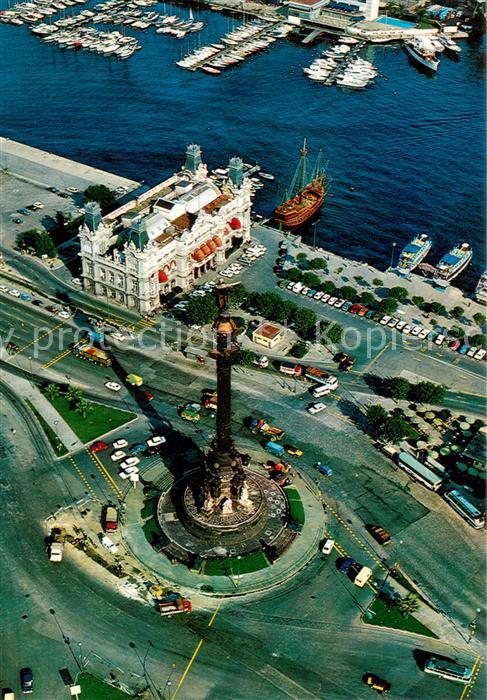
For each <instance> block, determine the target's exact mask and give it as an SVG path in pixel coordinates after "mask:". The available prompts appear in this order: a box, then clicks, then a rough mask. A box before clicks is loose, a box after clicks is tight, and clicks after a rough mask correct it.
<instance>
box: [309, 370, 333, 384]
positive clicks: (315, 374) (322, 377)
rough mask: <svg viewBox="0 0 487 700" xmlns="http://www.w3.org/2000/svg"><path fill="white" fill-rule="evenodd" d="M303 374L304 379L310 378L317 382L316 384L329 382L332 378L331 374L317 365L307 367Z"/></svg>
mask: <svg viewBox="0 0 487 700" xmlns="http://www.w3.org/2000/svg"><path fill="white" fill-rule="evenodd" d="M304 376H305V377H306V379H312V380H313V381H314V382H318V384H330V379H334V377H332V375H331V374H329V373H328V372H325V370H324V369H319V368H318V367H307V368H306V372H305V373H304Z"/></svg>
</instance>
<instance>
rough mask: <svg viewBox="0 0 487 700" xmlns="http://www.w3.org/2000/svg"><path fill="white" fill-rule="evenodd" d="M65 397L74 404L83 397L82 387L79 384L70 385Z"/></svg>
mask: <svg viewBox="0 0 487 700" xmlns="http://www.w3.org/2000/svg"><path fill="white" fill-rule="evenodd" d="M65 397H66V399H67V400H68V402H69V403H70V404H75V403H77V402H78V401H80V400H81V399H82V398H83V389H81V388H80V387H79V386H70V387H69V389H68V390H67V392H66V394H65Z"/></svg>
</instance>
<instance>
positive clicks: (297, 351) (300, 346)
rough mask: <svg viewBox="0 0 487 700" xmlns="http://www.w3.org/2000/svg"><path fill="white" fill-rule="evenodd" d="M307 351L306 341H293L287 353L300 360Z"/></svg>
mask: <svg viewBox="0 0 487 700" xmlns="http://www.w3.org/2000/svg"><path fill="white" fill-rule="evenodd" d="M307 352H308V347H307V345H306V343H301V342H299V341H298V342H297V343H294V345H293V346H292V348H291V349H290V350H289V353H288V354H289V355H291V357H295V358H296V359H297V360H300V359H301V358H302V357H304V356H305V355H306V353H307Z"/></svg>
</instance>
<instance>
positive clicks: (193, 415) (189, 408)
mask: <svg viewBox="0 0 487 700" xmlns="http://www.w3.org/2000/svg"><path fill="white" fill-rule="evenodd" d="M200 411H201V404H199V403H187V404H185V405H184V406H183V407H182V409H181V411H180V413H179V415H180V416H181V418H183V419H184V420H187V421H190V422H191V423H196V422H197V421H199V419H200V418H201V415H200Z"/></svg>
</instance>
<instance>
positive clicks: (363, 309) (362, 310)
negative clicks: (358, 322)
mask: <svg viewBox="0 0 487 700" xmlns="http://www.w3.org/2000/svg"><path fill="white" fill-rule="evenodd" d="M367 311H368V308H367V307H366V306H361V307H360V309H359V310H358V311H357V316H365V314H366V313H367Z"/></svg>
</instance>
